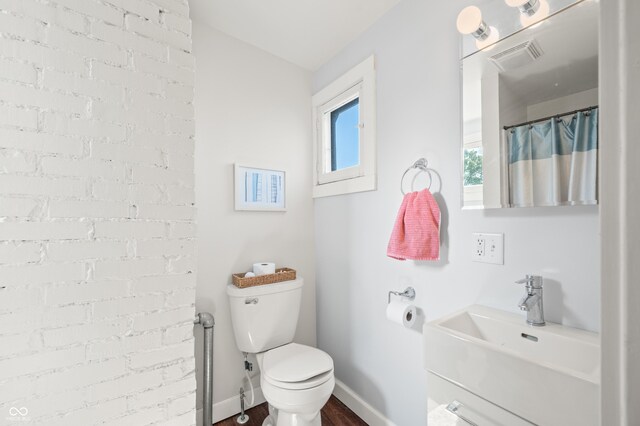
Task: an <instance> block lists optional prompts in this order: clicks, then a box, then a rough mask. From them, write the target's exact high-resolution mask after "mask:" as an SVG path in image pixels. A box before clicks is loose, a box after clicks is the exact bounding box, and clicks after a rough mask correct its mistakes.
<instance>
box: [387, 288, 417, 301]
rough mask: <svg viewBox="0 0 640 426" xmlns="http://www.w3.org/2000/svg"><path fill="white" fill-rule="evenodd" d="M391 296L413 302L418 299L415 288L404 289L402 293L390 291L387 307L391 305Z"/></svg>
mask: <svg viewBox="0 0 640 426" xmlns="http://www.w3.org/2000/svg"><path fill="white" fill-rule="evenodd" d="M391 295H394V296H400V297H406V298H408V299H409V300H413V299H415V298H416V290H415V289H414V288H413V287H407V288H406V289H404V291H403V292H402V293H401V292H399V291H389V297H388V299H387V305H388V304H389V303H391Z"/></svg>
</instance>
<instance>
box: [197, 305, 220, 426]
mask: <svg viewBox="0 0 640 426" xmlns="http://www.w3.org/2000/svg"><path fill="white" fill-rule="evenodd" d="M193 323H194V324H202V327H203V328H204V371H203V376H204V377H203V379H204V391H203V397H202V424H203V426H211V425H212V424H213V411H212V410H213V389H212V387H213V326H214V325H215V323H216V322H215V319H214V318H213V315H211V314H210V313H208V312H200V313H199V314H196V317H195V319H194V320H193Z"/></svg>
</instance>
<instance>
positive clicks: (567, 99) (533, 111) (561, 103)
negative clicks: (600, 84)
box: [527, 87, 598, 120]
mask: <svg viewBox="0 0 640 426" xmlns="http://www.w3.org/2000/svg"><path fill="white" fill-rule="evenodd" d="M594 105H598V88H597V87H596V88H595V89H589V90H585V91H582V92H578V93H573V94H571V95H568V96H563V97H561V98H557V99H551V100H550V101H545V102H540V103H538V104H534V105H529V106H527V120H537V119H539V118H544V117H548V116H550V115H554V114H562V113H565V112H569V111H574V110H576V109H579V108H586V107H590V106H594Z"/></svg>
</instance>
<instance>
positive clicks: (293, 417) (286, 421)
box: [262, 404, 322, 426]
mask: <svg viewBox="0 0 640 426" xmlns="http://www.w3.org/2000/svg"><path fill="white" fill-rule="evenodd" d="M262 426H322V418H321V414H320V412H317V413H315V414H298V413H285V412H278V410H277V409H275V408H274V407H273V406H272V405H271V404H269V415H268V416H267V418H266V419H264V421H263V422H262Z"/></svg>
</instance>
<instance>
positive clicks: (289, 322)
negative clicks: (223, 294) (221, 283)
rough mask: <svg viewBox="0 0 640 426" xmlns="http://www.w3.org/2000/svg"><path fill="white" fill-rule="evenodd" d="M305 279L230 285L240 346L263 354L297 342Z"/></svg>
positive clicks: (234, 323) (229, 294)
mask: <svg viewBox="0 0 640 426" xmlns="http://www.w3.org/2000/svg"><path fill="white" fill-rule="evenodd" d="M303 282H304V281H303V280H302V278H298V279H295V280H291V281H284V282H281V283H276V284H266V285H258V286H254V287H247V288H238V287H236V286H234V285H233V284H229V285H228V286H227V295H228V296H229V302H230V307H231V322H232V324H233V332H234V334H235V336H236V344H237V345H238V349H240V351H242V352H248V353H254V354H255V353H259V352H264V351H267V350H269V349H273V348H275V347H278V346H282V345H286V344H287V343H291V342H292V341H293V336H294V334H295V332H296V327H297V325H298V315H299V314H300V300H301V299H302V284H303Z"/></svg>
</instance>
